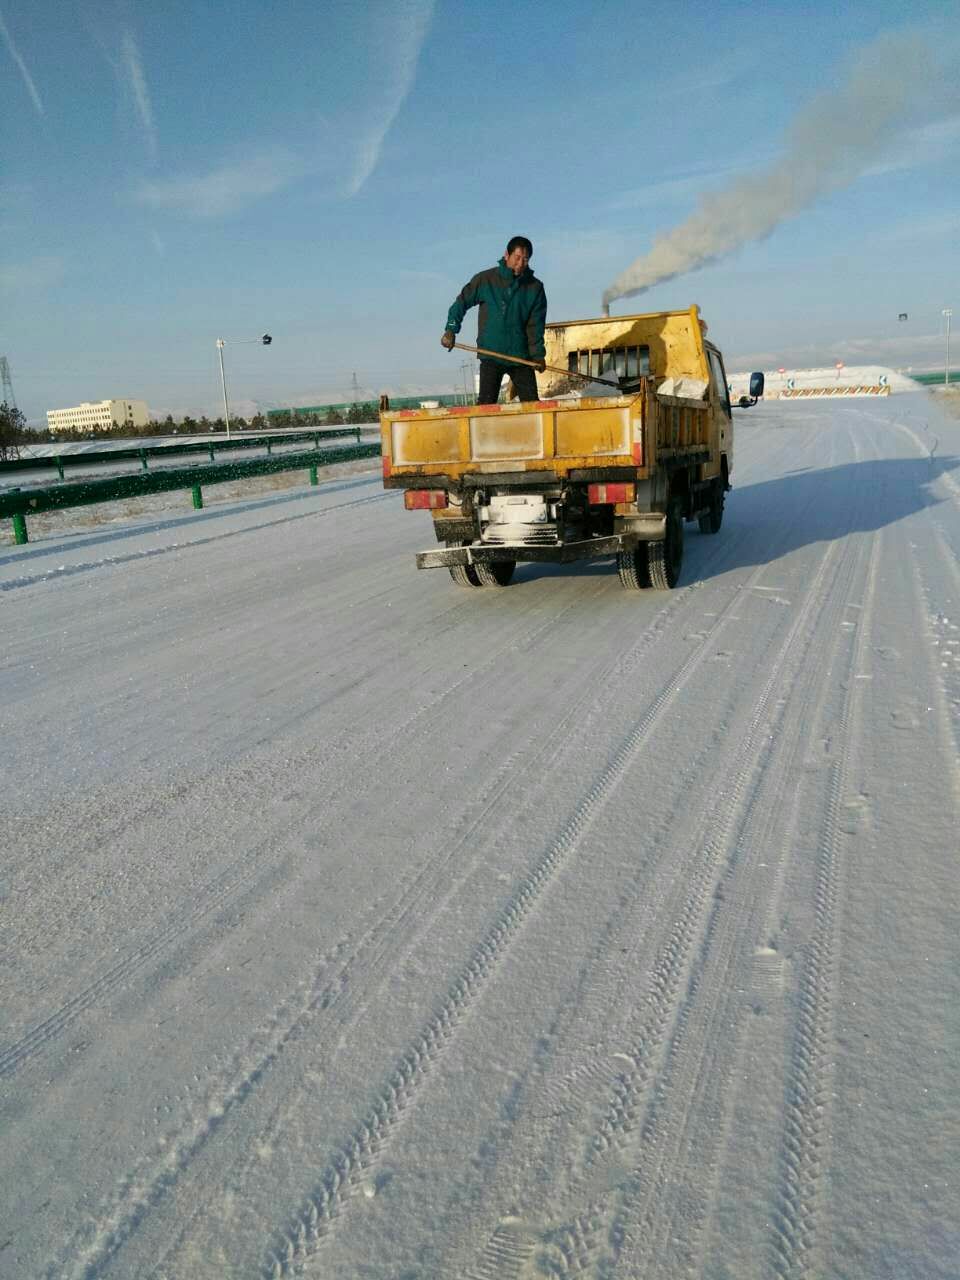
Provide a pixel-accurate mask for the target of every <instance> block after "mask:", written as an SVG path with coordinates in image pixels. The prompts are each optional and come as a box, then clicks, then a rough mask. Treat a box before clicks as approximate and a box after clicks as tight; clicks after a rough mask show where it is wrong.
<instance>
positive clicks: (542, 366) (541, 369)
mask: <svg viewBox="0 0 960 1280" xmlns="http://www.w3.org/2000/svg"><path fill="white" fill-rule="evenodd" d="M534 368H535V369H536V371H537V373H546V371H547V362H546V360H538V361H537V363H536V364H535V365H534Z"/></svg>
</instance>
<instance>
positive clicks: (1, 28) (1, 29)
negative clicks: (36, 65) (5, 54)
mask: <svg viewBox="0 0 960 1280" xmlns="http://www.w3.org/2000/svg"><path fill="white" fill-rule="evenodd" d="M0 35H2V36H3V39H4V43H5V44H6V46H7V48H8V49H9V50H10V57H11V58H12V59H13V60H14V62H15V63H16V64H17V67H18V68H19V71H20V74H21V76H23V83H24V84H25V85H26V86H27V92H28V93H29V94H30V97H31V98H32V99H33V105H34V106H35V107H36V108H37V114H38V115H41V116H42V115H43V102H42V101H41V99H40V94H39V93H38V92H37V86H36V85H35V84H34V83H33V76H32V75H31V74H30V72H29V71H28V69H27V64H26V63H25V62H24V60H23V58H21V56H20V51H19V49H18V48H17V46H16V45H15V44H14V43H13V36H12V35H11V34H10V32H9V31H8V30H7V24H6V23H5V22H4V20H3V14H2V13H0Z"/></svg>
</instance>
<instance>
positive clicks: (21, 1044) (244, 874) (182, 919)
mask: <svg viewBox="0 0 960 1280" xmlns="http://www.w3.org/2000/svg"><path fill="white" fill-rule="evenodd" d="M600 589H601V588H598V589H597V590H598V591H599V590H600ZM581 605H582V600H580V599H578V600H576V601H573V602H571V603H570V604H569V605H567V606H566V607H565V608H564V609H562V610H561V611H560V615H558V614H550V615H549V616H548V617H547V618H546V619H545V620H543V621H541V622H539V623H538V624H537V625H536V626H535V627H534V628H533V630H532V631H530V632H529V633H524V634H523V635H522V638H521V639H519V640H518V639H517V637H516V636H512V635H511V636H508V637H507V638H506V639H505V640H504V641H503V643H502V644H501V645H500V647H499V648H496V649H494V650H493V651H492V652H491V654H490V656H489V657H488V658H487V659H486V660H485V661H484V662H483V663H481V664H479V666H476V667H473V668H472V669H471V671H470V672H469V673H468V675H466V676H464V677H462V678H461V679H459V680H457V681H456V682H454V683H453V684H451V685H449V686H448V687H447V688H445V689H444V690H443V691H442V692H440V693H439V694H437V695H436V696H435V697H434V698H432V699H431V700H430V701H428V702H426V703H424V704H422V705H421V706H420V707H418V708H417V709H416V711H414V712H413V713H412V714H411V715H410V716H408V717H407V718H406V719H405V720H404V721H403V722H402V723H401V724H399V725H398V726H396V728H395V729H393V730H391V731H390V733H389V736H388V737H386V738H385V737H384V735H383V733H382V732H378V731H377V730H371V731H370V732H369V733H368V734H367V736H366V738H364V739H362V740H361V743H360V745H359V746H355V747H354V748H353V749H352V751H351V755H352V756H354V757H356V755H357V754H365V753H366V752H372V751H373V750H374V749H376V750H377V751H386V750H389V748H390V747H391V746H393V745H394V744H395V743H396V742H397V741H400V740H401V739H402V738H403V737H405V736H406V735H407V734H408V733H409V732H410V731H411V730H412V729H413V728H414V726H415V725H416V724H417V723H418V722H419V721H420V720H421V719H422V718H423V717H424V716H425V715H427V714H428V713H432V714H436V713H438V712H439V711H440V709H441V708H442V706H443V704H444V703H445V701H446V700H447V699H448V698H449V697H451V696H452V695H454V694H455V693H457V692H459V691H460V690H461V689H462V688H463V687H464V686H466V685H468V684H469V683H471V682H472V681H473V680H474V679H476V678H478V677H479V676H481V675H482V674H483V673H485V672H487V671H489V670H490V669H492V668H494V667H495V666H496V665H497V663H498V662H499V661H500V659H501V658H502V657H503V654H504V653H505V652H506V651H507V650H508V649H510V648H512V647H515V646H517V645H520V646H524V647H528V646H529V645H530V644H532V643H534V642H535V641H536V639H537V638H538V637H539V636H540V635H542V634H543V633H544V632H545V631H547V630H549V629H550V628H551V627H553V626H554V625H555V623H556V619H557V617H558V616H562V614H563V613H565V612H567V611H568V610H570V609H573V608H574V607H575V606H576V607H580V606H581ZM654 621H655V623H656V621H657V620H656V619H655V620H654ZM379 714H380V713H379V711H378V710H377V708H376V707H375V706H372V705H371V706H370V709H369V711H368V715H367V719H368V720H375V719H376V718H377V716H378V715H379ZM330 758H332V753H329V752H327V753H324V752H321V753H320V759H319V760H316V759H314V760H313V761H312V764H310V763H308V762H305V761H300V762H299V763H298V765H297V768H296V770H295V772H297V773H301V772H302V771H304V770H305V769H307V768H310V769H311V771H313V772H316V771H317V770H318V768H321V767H322V766H323V764H324V762H325V761H326V760H328V759H330ZM500 772H501V773H502V772H503V770H501V771H500ZM290 773H291V763H290V761H289V760H287V759H284V760H283V761H282V762H281V763H280V765H278V766H277V775H278V777H277V782H278V783H279V782H280V781H281V780H282V779H283V778H287V777H289V776H290ZM272 782H273V779H272V778H270V777H267V776H265V773H264V768H263V765H262V763H260V762H255V763H254V764H252V765H250V766H249V768H247V769H245V770H243V771H242V772H241V773H240V775H239V776H238V774H237V771H234V772H233V773H231V776H230V791H231V794H233V793H239V794H243V793H244V792H245V791H246V790H247V788H248V787H250V788H252V787H255V786H256V787H258V788H260V789H271V784H272ZM355 785H356V779H355V778H353V779H351V780H350V781H347V780H343V781H342V782H341V784H340V786H339V787H338V788H335V789H333V790H332V791H330V792H328V793H325V795H324V797H323V801H322V802H321V805H322V807H326V806H328V805H329V803H330V802H331V801H332V800H335V799H336V798H337V796H338V795H340V794H342V793H343V792H344V791H345V790H346V789H347V787H348V786H351V787H355ZM213 789H214V791H215V793H216V796H215V797H214V798H217V796H219V793H220V792H221V790H222V780H221V779H220V778H219V777H217V778H215V779H214V788H213ZM228 805H229V807H230V808H231V809H232V807H233V804H232V801H228ZM321 805H318V806H317V807H321ZM138 816H139V817H140V818H141V819H142V818H143V817H144V816H145V811H144V810H143V809H141V810H140V811H139V815H138ZM304 821H305V816H304V815H299V816H298V817H297V818H296V819H295V820H292V821H291V822H290V823H288V824H287V825H286V826H285V827H284V828H282V829H281V830H280V831H279V832H274V833H272V834H271V836H270V837H269V839H268V840H266V841H263V842H260V843H258V844H257V845H256V846H254V848H253V849H252V850H249V851H248V852H246V853H245V854H242V855H241V856H240V857H238V858H236V859H234V860H233V861H232V862H231V863H230V864H229V866H228V867H226V868H225V869H224V871H223V872H222V873H221V874H220V875H219V876H217V877H216V878H215V879H213V880H211V881H208V882H207V883H206V884H205V885H202V886H200V887H199V888H197V889H195V890H194V891H193V895H192V897H191V900H190V905H189V907H188V908H187V909H186V910H185V911H182V912H179V913H176V914H175V915H174V917H173V918H172V919H171V920H170V921H169V922H168V924H167V926H166V927H165V928H162V929H160V930H158V931H157V932H156V933H155V934H154V935H153V936H152V937H151V938H150V939H148V940H147V941H146V942H145V943H143V944H142V945H141V946H139V947H137V948H135V949H134V950H133V951H131V952H129V953H128V954H127V955H125V956H124V957H123V958H122V959H121V960H119V961H117V963H116V964H114V965H112V966H111V967H110V968H109V969H107V970H106V971H104V972H103V973H102V974H100V975H99V976H98V977H97V978H96V979H95V980H94V981H93V982H91V983H90V984H88V986H86V987H85V988H84V989H83V990H81V991H80V992H78V993H77V994H76V995H75V996H74V997H73V998H72V999H70V1000H68V1001H66V1002H65V1003H64V1004H63V1005H61V1006H60V1008H59V1009H57V1010H56V1011H55V1012H53V1013H52V1014H50V1015H49V1016H48V1017H47V1018H45V1019H44V1020H43V1021H41V1022H39V1023H37V1024H35V1025H34V1026H33V1027H31V1028H30V1030H29V1031H27V1032H26V1033H25V1034H24V1035H23V1036H21V1037H20V1038H19V1039H17V1040H16V1041H14V1042H13V1043H11V1044H9V1045H7V1046H6V1047H5V1048H4V1049H3V1050H2V1051H0V1079H3V1078H4V1077H6V1076H8V1075H10V1074H12V1073H13V1072H15V1071H16V1070H17V1069H18V1068H19V1067H20V1066H21V1065H22V1064H23V1063H24V1062H25V1061H27V1060H28V1059H29V1058H31V1057H33V1056H34V1055H35V1054H36V1053H37V1052H39V1051H40V1050H41V1049H43V1047H44V1046H45V1045H46V1044H47V1043H49V1042H50V1041H51V1040H52V1039H55V1038H56V1037H57V1036H58V1035H60V1034H62V1032H63V1031H64V1030H66V1028H67V1027H69V1026H70V1025H71V1023H73V1022H74V1021H75V1020H76V1019H77V1018H78V1017H80V1016H81V1015H82V1014H83V1013H84V1012H85V1011H86V1010H87V1009H89V1008H91V1007H92V1006H94V1005H95V1004H97V1002H98V1001H99V1000H100V999H101V998H102V997H103V996H105V995H107V994H109V993H110V992H112V991H113V990H115V989H116V988H118V987H120V986H122V985H124V984H125V983H126V982H127V980H128V979H129V978H131V977H132V976H133V975H134V974H135V973H136V972H138V971H139V970H140V969H141V968H143V967H144V965H146V964H148V963H149V962H150V961H151V960H152V959H154V958H155V957H156V956H158V955H159V954H161V953H162V952H163V951H165V950H167V949H168V948H169V947H170V946H171V945H172V943H173V942H175V941H176V940H177V939H178V938H179V937H181V936H182V934H183V933H184V932H186V931H187V930H189V929H190V928H191V927H194V926H196V925H197V924H199V923H200V922H201V921H202V920H203V919H205V918H206V917H207V916H209V915H210V913H211V912H213V911H215V910H217V909H218V908H220V907H221V906H222V904H223V903H224V902H225V901H226V900H227V899H228V898H230V897H233V896H235V895H236V893H238V892H239V891H240V890H241V889H242V888H243V887H245V886H246V884H247V883H248V882H249V881H250V880H251V879H252V878H253V877H255V876H256V875H257V873H258V872H259V871H260V870H261V855H262V854H263V853H264V851H265V850H266V849H267V848H268V846H269V845H271V844H275V843H276V842H277V839H278V837H280V838H281V839H282V837H283V835H284V834H288V833H289V832H291V831H295V830H297V829H299V828H300V827H302V826H303V824H304ZM208 825H209V824H208Z"/></svg>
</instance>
